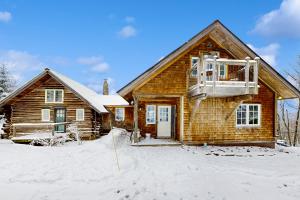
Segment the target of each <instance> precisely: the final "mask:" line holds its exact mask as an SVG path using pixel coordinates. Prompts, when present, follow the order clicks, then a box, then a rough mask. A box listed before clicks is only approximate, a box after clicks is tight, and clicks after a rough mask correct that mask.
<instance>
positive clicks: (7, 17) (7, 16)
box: [0, 11, 12, 22]
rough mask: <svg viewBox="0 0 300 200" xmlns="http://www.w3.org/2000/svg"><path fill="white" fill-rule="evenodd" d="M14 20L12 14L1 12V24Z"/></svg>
mask: <svg viewBox="0 0 300 200" xmlns="http://www.w3.org/2000/svg"><path fill="white" fill-rule="evenodd" d="M11 18H12V15H11V13H10V12H7V11H3V12H1V11H0V21H1V22H9V21H10V20H11Z"/></svg>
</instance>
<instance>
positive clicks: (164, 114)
mask: <svg viewBox="0 0 300 200" xmlns="http://www.w3.org/2000/svg"><path fill="white" fill-rule="evenodd" d="M159 112H160V113H159V115H160V121H161V122H167V121H169V116H168V115H169V112H168V108H160V111H159Z"/></svg>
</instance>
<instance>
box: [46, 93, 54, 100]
mask: <svg viewBox="0 0 300 200" xmlns="http://www.w3.org/2000/svg"><path fill="white" fill-rule="evenodd" d="M47 102H54V90H47Z"/></svg>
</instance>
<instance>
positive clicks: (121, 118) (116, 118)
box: [115, 108, 125, 122]
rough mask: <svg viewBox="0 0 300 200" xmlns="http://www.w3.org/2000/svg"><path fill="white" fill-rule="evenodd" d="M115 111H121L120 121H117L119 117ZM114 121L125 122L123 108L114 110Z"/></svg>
mask: <svg viewBox="0 0 300 200" xmlns="http://www.w3.org/2000/svg"><path fill="white" fill-rule="evenodd" d="M117 110H122V112H121V113H122V116H121V117H120V119H119V117H118V116H117V113H118V112H117ZM115 120H116V121H117V122H122V121H124V120H125V108H116V109H115Z"/></svg>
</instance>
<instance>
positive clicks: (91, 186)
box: [0, 129, 300, 200]
mask: <svg viewBox="0 0 300 200" xmlns="http://www.w3.org/2000/svg"><path fill="white" fill-rule="evenodd" d="M119 133H120V131H119V129H114V131H113V133H110V134H109V135H107V136H104V137H102V138H100V139H98V140H95V141H86V142H83V144H82V145H77V143H76V142H70V143H66V144H65V145H63V146H58V147H36V146H29V145H20V144H14V143H12V142H10V141H9V140H0V160H1V161H0V199H10V200H15V199H20V200H27V199H28V200H29V199H30V200H31V199H33V200H35V199H45V200H47V199H63V200H67V199H70V200H76V199H104V200H107V199H117V200H118V199H119V200H121V199H123V200H126V199H143V200H144V199H145V200H148V199H149V200H154V199H156V200H161V199H171V200H176V199H178V200H179V199H186V200H190V199H221V200H223V199H228V200H235V199H237V200H240V199H243V200H245V199H256V200H257V199H273V200H275V199H284V200H286V199H300V167H299V166H300V149H297V148H278V149H266V148H255V147H210V146H208V147H192V146H172V147H165V146H164V147H133V146H130V145H129V141H128V136H126V135H124V134H119ZM112 135H114V140H113V139H112V138H113V137H112ZM113 141H115V146H116V152H117V155H118V158H119V164H120V170H118V167H117V161H116V154H115V151H114V145H113Z"/></svg>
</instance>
